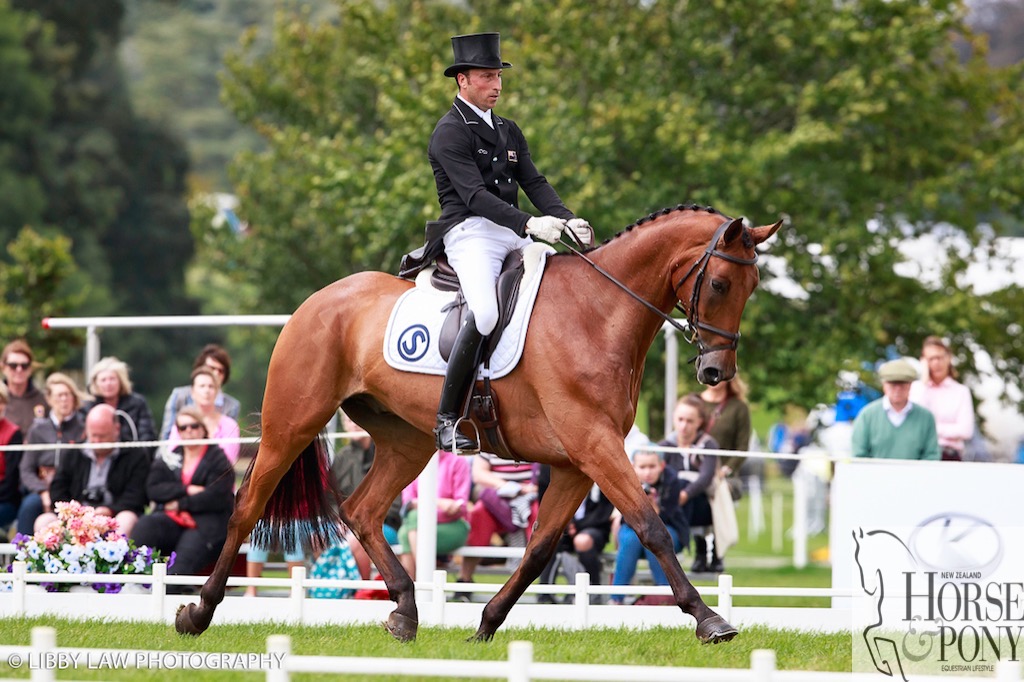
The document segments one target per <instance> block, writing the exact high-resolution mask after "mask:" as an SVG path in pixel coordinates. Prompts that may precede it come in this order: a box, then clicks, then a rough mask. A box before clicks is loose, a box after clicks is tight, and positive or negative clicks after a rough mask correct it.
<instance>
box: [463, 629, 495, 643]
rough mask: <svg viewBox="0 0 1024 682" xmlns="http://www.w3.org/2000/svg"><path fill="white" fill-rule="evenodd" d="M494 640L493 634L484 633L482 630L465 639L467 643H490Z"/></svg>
mask: <svg viewBox="0 0 1024 682" xmlns="http://www.w3.org/2000/svg"><path fill="white" fill-rule="evenodd" d="M492 639H494V633H493V632H484V631H483V630H477V631H476V633H474V634H473V636H472V637H470V638H469V639H467V640H466V641H467V642H490V641H491V640H492Z"/></svg>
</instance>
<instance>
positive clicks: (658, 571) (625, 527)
mask: <svg viewBox="0 0 1024 682" xmlns="http://www.w3.org/2000/svg"><path fill="white" fill-rule="evenodd" d="M632 460H633V469H634V470H635V471H636V475H637V477H638V478H639V479H640V484H641V486H642V487H643V490H644V493H646V494H647V496H648V497H649V498H650V500H651V504H652V505H654V509H655V510H656V511H657V512H658V516H660V517H661V520H662V521H664V522H665V527H666V528H668V533H669V535H671V536H672V545H673V548H674V551H675V552H679V550H680V549H682V544H681V543H680V538H682V537H685V535H686V533H687V532H688V530H687V525H686V519H684V518H683V511H682V508H681V507H680V506H679V494H680V492H682V489H683V485H682V481H680V479H679V476H678V474H677V473H676V470H675V469H673V468H672V467H670V466H666V464H665V458H664V455H663V453H660V452H650V451H645V450H638V451H636V452H634V453H633V457H632ZM616 525H617V526H618V530H617V531H616V530H615V526H616ZM612 532H613V533H614V534H615V535H616V537H617V538H618V551H617V552H616V554H615V575H614V576H613V577H612V584H613V585H629V584H630V583H632V582H633V576H635V575H636V566H637V563H638V562H639V561H640V559H641V558H642V557H644V556H646V557H647V562H648V563H649V564H650V568H651V578H652V580H653V581H654V584H655V585H668V578H667V577H665V572H664V571H663V570H662V568H661V565H660V564H658V560H657V559H656V558H655V557H654V554H653V553H652V552H651V551H650V550H649V549H647V548H646V547H644V546H643V545H642V544H641V543H640V538H639V537H638V536H637V534H636V531H634V530H633V529H632V528H631V527H630V526H629V524H627V523H625V522H623V521H622V516H621V514H619V513H618V512H616V516H615V518H614V519H613V531H612ZM622 600H623V597H622V595H612V597H611V599H610V600H609V603H611V604H622ZM644 601H645V602H647V603H657V602H658V601H659V600H655V599H650V598H648V599H645V600H644ZM672 603H675V602H674V600H673V602H672Z"/></svg>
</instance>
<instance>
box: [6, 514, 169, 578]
mask: <svg viewBox="0 0 1024 682" xmlns="http://www.w3.org/2000/svg"><path fill="white" fill-rule="evenodd" d="M54 507H55V508H56V510H57V520H56V521H54V522H53V523H51V524H50V525H49V526H47V527H46V528H43V529H42V530H40V531H39V532H38V533H36V534H35V535H23V534H21V533H19V534H18V535H16V536H15V538H14V545H15V547H16V548H17V552H16V554H15V560H17V561H24V562H26V563H27V564H28V570H29V572H32V573H51V574H53V573H92V574H97V573H98V574H113V573H120V574H128V575H131V574H143V575H151V574H152V573H153V563H154V562H159V561H160V560H161V557H160V553H159V552H156V551H153V550H151V549H150V548H149V547H147V546H145V545H143V546H141V547H136V546H135V543H134V542H132V541H131V540H129V539H128V538H126V537H125V536H124V535H122V534H121V533H118V532H117V521H116V520H114V519H112V518H111V517H109V516H106V515H104V514H97V513H96V510H95V509H93V508H92V507H89V506H86V505H83V504H80V503H78V502H75V501H71V502H57V503H56V504H55V505H54ZM173 562H174V554H173V553H172V554H171V559H170V563H173ZM43 586H44V587H45V588H46V590H47V591H48V592H67V591H68V590H69V589H70V588H71V583H43ZM92 587H93V589H95V590H96V591H97V592H120V591H121V587H122V584H121V583H93V584H92Z"/></svg>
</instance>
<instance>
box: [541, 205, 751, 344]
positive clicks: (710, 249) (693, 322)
mask: <svg viewBox="0 0 1024 682" xmlns="http://www.w3.org/2000/svg"><path fill="white" fill-rule="evenodd" d="M733 222H734V221H732V220H726V221H724V222H723V223H722V224H721V225H719V226H718V228H717V229H716V230H715V233H714V235H712V237H711V242H710V243H709V244H708V246H707V248H706V249H704V253H703V255H702V256H701V257H700V258H698V259H697V260H696V261H695V262H694V264H693V265H691V266H690V269H689V270H687V271H686V274H685V275H683V276H682V278H681V279H680V280H679V281H678V282H677V283H676V285H675V287H674V288H673V291H674V293H675V295H676V304H675V308H676V309H677V310H679V312H681V313H683V314H684V315H686V326H685V327H684V326H683V325H682V324H680V323H679V320H678V319H677V318H674V317H671V316H670V315H667V314H665V313H663V312H662V311H661V310H659V309H658V308H657V307H655V306H654V305H653V304H651V303H650V302H648V301H646V300H644V299H643V298H642V297H640V296H639V295H638V294H637V293H636V292H634V291H633V290H631V289H630V288H629V287H628V286H626V285H625V284H623V283H622V282H620V281H619V280H618V279H616V278H615V276H614V275H612V274H611V273H610V272H608V271H607V270H605V269H604V268H602V267H601V266H600V265H598V264H597V263H595V262H594V261H592V260H591V259H590V258H588V257H587V256H586V254H584V253H583V252H582V251H580V250H579V249H577V248H576V247H577V246H578V247H580V248H581V249H582V248H586V247H585V246H584V245H583V244H582V243H581V242H580V241H579V240H578V239H577V238H576V235H575V234H573V233H572V231H571V230H566V231H565V232H563V233H562V234H563V236H564V235H566V234H568V235H569V236H570V239H572V240H573V241H575V242H576V244H575V245H573V244H571V243H569V242H567V241H565V240H564V239H559V243H561V244H563V245H565V247H566V248H568V249H569V251H571V252H572V253H574V254H576V255H577V256H579V257H580V258H582V259H583V260H584V261H585V262H586V263H588V264H589V265H590V267H592V268H594V269H595V270H597V272H599V273H600V274H601V275H602V276H603V277H604V278H605V279H607V280H608V281H609V282H611V283H612V284H614V285H615V286H617V287H619V288H620V289H622V290H623V291H624V292H626V293H627V294H629V296H631V297H632V298H633V299H634V300H635V301H637V302H638V303H640V304H641V305H643V306H644V307H646V308H647V309H648V310H650V311H651V312H652V313H654V314H655V315H657V316H658V317H660V318H661V319H662V320H664V321H665V322H667V323H668V324H670V325H672V327H674V328H675V329H677V330H678V331H679V332H680V333H682V334H683V338H685V339H686V341H687V343H690V344H696V346H697V354H696V355H694V356H693V357H692V358H690V359H689V360H688V361H687V362H688V363H689V362H694V361H695V360H696V359H697V358H699V357H700V356H702V355H704V353H710V352H713V351H718V350H736V348H737V346H739V342H740V333H739V332H735V333H734V332H730V331H726V330H725V329H719V328H718V327H715V326H713V325H710V324H708V323H706V322H704V321H702V320H701V319H700V314H699V312H698V304H699V302H700V290H701V287H702V286H703V284H704V273H705V270H706V269H707V264H708V262H709V261H710V260H711V259H712V258H721V259H722V260H727V261H729V262H730V263H737V264H739V265H756V264H757V253H755V254H754V257H753V258H739V257H737V256H733V255H732V254H728V253H725V252H724V251H719V250H718V241H719V240H720V239H721V238H722V235H723V234H725V231H726V229H728V227H729V226H730V225H731V224H732V223H733ZM695 272H696V274H697V276H696V279H695V280H694V283H693V294H692V295H691V296H690V310H686V308H684V307H683V306H682V302H681V301H680V300H679V289H680V288H681V287H682V286H683V284H685V283H686V280H688V279H689V278H690V275H692V274H694V273H695ZM701 329H703V330H704V331H707V332H710V333H712V334H714V335H716V336H720V337H722V338H724V339H727V340H728V343H726V344H719V345H717V346H708V345H706V344H705V343H704V340H703V339H701V337H700V330H701Z"/></svg>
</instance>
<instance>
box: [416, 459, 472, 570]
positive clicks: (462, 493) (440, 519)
mask: <svg viewBox="0 0 1024 682" xmlns="http://www.w3.org/2000/svg"><path fill="white" fill-rule="evenodd" d="M470 484H471V479H470V474H469V461H468V460H466V459H465V458H463V457H460V456H459V455H455V454H452V453H450V452H445V451H444V450H441V451H439V452H438V462H437V553H438V554H448V553H449V552H454V551H455V550H457V549H458V548H459V547H462V546H463V545H464V544H466V538H468V537H469V521H468V516H469V515H468V513H467V511H466V500H468V499H469V489H470ZM419 492H420V480H419V479H418V478H417V479H416V480H415V481H413V482H412V483H410V484H409V485H408V486H407V487H406V489H405V490H403V491H402V509H403V511H404V512H405V516H404V518H403V519H402V526H401V527H400V528H399V529H398V542H399V543H400V544H401V545H402V553H401V554H400V555H399V557H398V558H399V560H400V561H401V562H402V566H404V567H405V570H406V571H408V573H409V576H410V577H411V578H412V579H413V580H415V579H416V526H417V509H416V507H417V503H418V501H419Z"/></svg>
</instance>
